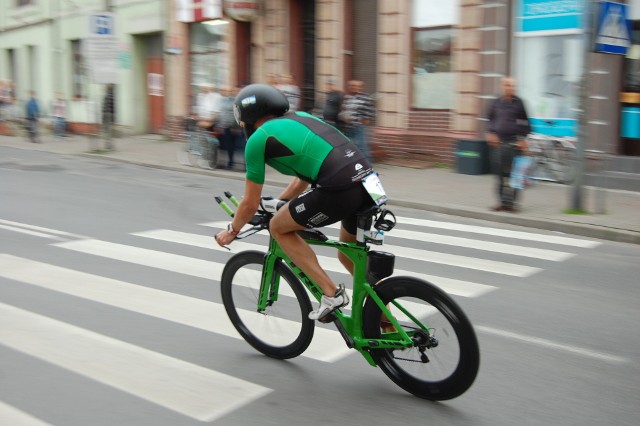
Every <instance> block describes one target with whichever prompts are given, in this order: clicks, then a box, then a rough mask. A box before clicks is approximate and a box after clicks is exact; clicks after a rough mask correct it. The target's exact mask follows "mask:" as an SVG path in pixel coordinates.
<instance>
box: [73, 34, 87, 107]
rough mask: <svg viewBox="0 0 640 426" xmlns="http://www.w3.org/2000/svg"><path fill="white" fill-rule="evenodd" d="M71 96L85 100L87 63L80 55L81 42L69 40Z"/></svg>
mask: <svg viewBox="0 0 640 426" xmlns="http://www.w3.org/2000/svg"><path fill="white" fill-rule="evenodd" d="M71 61H72V64H71V69H72V79H73V81H72V84H71V87H72V96H73V98H75V99H82V98H85V97H86V95H87V93H86V91H87V63H86V60H85V57H84V55H83V54H82V40H71Z"/></svg>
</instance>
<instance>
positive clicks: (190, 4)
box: [176, 0, 222, 22]
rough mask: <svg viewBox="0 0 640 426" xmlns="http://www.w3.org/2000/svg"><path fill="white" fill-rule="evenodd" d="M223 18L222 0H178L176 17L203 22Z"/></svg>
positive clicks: (184, 20)
mask: <svg viewBox="0 0 640 426" xmlns="http://www.w3.org/2000/svg"><path fill="white" fill-rule="evenodd" d="M220 18H222V0H176V19H177V20H178V21H180V22H202V21H209V20H211V19H220Z"/></svg>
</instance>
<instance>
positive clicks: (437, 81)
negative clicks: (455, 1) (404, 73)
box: [411, 27, 455, 109]
mask: <svg viewBox="0 0 640 426" xmlns="http://www.w3.org/2000/svg"><path fill="white" fill-rule="evenodd" d="M452 36H453V29H452V27H438V28H414V29H413V31H412V44H413V48H412V66H413V73H412V89H413V96H412V104H411V106H412V107H413V108H420V109H452V108H453V102H454V93H455V74H454V73H453V69H452V66H451V39H452Z"/></svg>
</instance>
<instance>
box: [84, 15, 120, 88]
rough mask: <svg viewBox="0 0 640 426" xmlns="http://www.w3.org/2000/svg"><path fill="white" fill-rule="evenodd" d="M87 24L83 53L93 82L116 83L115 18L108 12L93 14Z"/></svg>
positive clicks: (116, 48)
mask: <svg viewBox="0 0 640 426" xmlns="http://www.w3.org/2000/svg"><path fill="white" fill-rule="evenodd" d="M88 24H89V25H88V26H89V28H88V29H89V34H88V37H87V38H86V51H85V52H86V55H87V59H88V62H89V67H90V69H91V75H92V78H93V81H94V82H96V83H102V84H109V83H117V82H118V57H119V45H118V37H117V36H116V27H115V17H114V16H113V14H112V13H110V12H100V13H93V14H90V15H89V22H88Z"/></svg>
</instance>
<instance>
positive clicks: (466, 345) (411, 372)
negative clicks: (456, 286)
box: [363, 277, 480, 401]
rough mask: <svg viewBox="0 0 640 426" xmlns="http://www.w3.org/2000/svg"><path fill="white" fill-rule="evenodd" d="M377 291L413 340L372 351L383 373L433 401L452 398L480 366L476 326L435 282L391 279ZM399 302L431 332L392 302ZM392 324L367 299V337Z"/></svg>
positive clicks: (375, 335) (365, 324)
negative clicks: (404, 345) (407, 344)
mask: <svg viewBox="0 0 640 426" xmlns="http://www.w3.org/2000/svg"><path fill="white" fill-rule="evenodd" d="M375 290H376V292H377V293H378V296H380V298H381V299H382V301H383V302H384V303H385V304H386V305H387V306H389V307H390V310H391V312H392V314H393V315H394V316H395V318H396V319H397V320H398V322H399V323H400V325H401V326H402V328H403V329H404V330H405V331H407V333H408V334H409V335H410V336H412V337H413V340H414V343H415V344H414V346H413V347H410V348H407V349H404V350H392V349H373V350H372V351H371V355H372V356H373V359H374V360H375V361H376V363H377V364H378V366H380V368H381V369H382V371H384V373H385V374H386V375H387V376H388V377H389V378H390V379H391V380H393V382H395V383H396V384H397V385H398V386H400V387H401V388H402V389H404V390H406V391H407V392H410V393H412V394H413V395H415V396H418V397H420V398H425V399H429V400H434V401H442V400H447V399H452V398H455V397H457V396H459V395H461V394H463V393H464V392H465V391H466V390H467V389H469V387H470V386H471V385H472V384H473V382H474V380H475V378H476V375H477V373H478V368H479V366H480V350H479V348H478V340H477V338H476V335H475V332H474V330H473V326H472V325H471V322H469V320H468V319H467V317H466V315H465V314H464V312H463V311H462V309H461V308H460V307H459V306H458V305H457V303H455V302H454V301H453V299H451V298H450V297H449V296H448V295H447V294H446V293H444V292H443V291H442V290H440V289H438V288H437V287H435V286H433V285H432V284H429V283H428V282H426V281H423V280H420V279H417V278H412V277H392V278H389V279H387V280H385V281H384V282H383V283H381V284H380V285H377V286H376V287H375ZM396 302H398V303H399V304H400V305H402V306H403V307H404V308H405V309H407V310H408V311H409V312H410V313H411V314H412V315H413V316H415V317H416V318H417V319H418V320H419V321H421V322H422V323H423V324H424V325H426V326H427V327H428V328H429V330H428V331H425V330H422V329H421V328H420V326H419V325H417V324H416V323H415V321H413V320H411V319H410V318H409V317H408V316H406V315H405V314H403V313H402V312H401V311H400V310H399V308H398V307H396V306H394V305H393V304H394V303H396ZM388 328H389V323H387V322H386V318H384V317H383V316H382V311H380V308H378V306H377V305H376V303H375V302H374V301H373V300H371V298H368V299H367V301H366V302H365V305H364V311H363V332H364V335H365V337H371V338H380V337H381V336H382V335H383V329H385V331H387V332H389V330H388ZM392 332H393V330H392V331H391V333H392ZM387 336H388V337H389V338H393V334H387Z"/></svg>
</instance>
